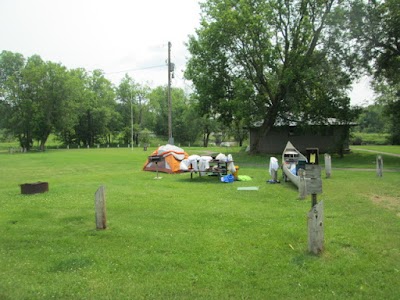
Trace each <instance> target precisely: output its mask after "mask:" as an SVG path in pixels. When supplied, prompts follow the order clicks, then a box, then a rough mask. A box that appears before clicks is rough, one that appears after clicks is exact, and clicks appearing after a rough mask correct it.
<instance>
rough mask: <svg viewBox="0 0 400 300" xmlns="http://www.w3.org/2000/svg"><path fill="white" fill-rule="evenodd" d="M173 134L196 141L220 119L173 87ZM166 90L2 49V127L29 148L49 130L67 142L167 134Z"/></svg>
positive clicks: (109, 141)
mask: <svg viewBox="0 0 400 300" xmlns="http://www.w3.org/2000/svg"><path fill="white" fill-rule="evenodd" d="M172 99H173V106H172V108H173V110H172V115H173V129H174V132H173V135H174V139H175V141H176V142H177V143H185V144H190V143H191V144H193V143H195V142H196V141H197V140H198V139H199V138H200V135H201V134H204V138H203V141H204V143H205V145H207V143H208V139H209V133H210V132H215V131H219V130H221V126H220V125H219V124H218V122H217V121H216V120H213V119H208V118H202V116H200V115H199V112H198V109H197V107H198V105H197V102H196V101H195V100H194V99H192V98H190V95H187V94H185V92H184V91H183V90H182V89H180V88H172ZM167 114H168V107H167V90H166V87H163V86H159V87H156V88H154V89H151V88H150V87H148V86H146V85H142V84H138V83H136V82H135V81H134V79H133V78H131V77H130V76H128V75H127V74H126V75H125V77H124V78H123V79H122V80H121V81H120V83H119V84H118V85H117V86H114V85H113V84H112V83H111V82H110V81H109V80H108V79H107V78H106V77H105V75H104V73H103V72H102V71H101V70H94V71H93V72H88V71H86V70H85V69H83V68H78V69H71V70H69V69H67V68H66V67H65V66H63V65H62V64H60V63H54V62H51V61H44V60H43V59H42V58H41V57H40V56H39V55H33V56H31V57H28V58H25V57H23V55H21V54H19V53H13V52H10V51H2V52H1V54H0V115H1V118H0V128H3V129H5V130H7V132H8V133H9V134H11V135H12V136H15V137H16V138H17V139H18V141H19V143H20V145H21V147H23V148H25V149H27V150H29V149H31V148H32V146H33V144H34V142H35V141H37V142H38V143H39V147H40V149H42V150H44V149H45V144H46V141H47V139H48V137H49V136H50V134H55V135H56V136H57V138H58V139H59V140H60V141H61V142H62V143H63V144H64V145H80V146H90V147H91V146H94V145H95V144H112V143H123V144H130V143H131V142H132V141H133V144H136V145H138V144H139V143H140V142H142V143H146V142H148V139H149V135H150V134H155V135H157V136H164V137H166V136H168V132H167V131H168V126H167V119H168V118H167Z"/></svg>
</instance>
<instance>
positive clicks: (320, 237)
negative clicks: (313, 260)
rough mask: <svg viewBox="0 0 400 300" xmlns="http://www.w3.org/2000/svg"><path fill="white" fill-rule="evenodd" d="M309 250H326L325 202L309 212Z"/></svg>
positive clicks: (313, 251) (316, 251)
mask: <svg viewBox="0 0 400 300" xmlns="http://www.w3.org/2000/svg"><path fill="white" fill-rule="evenodd" d="M307 219H308V251H309V252H311V253H314V254H319V253H321V252H322V251H323V250H324V202H323V201H320V202H319V203H318V204H316V205H315V206H314V207H313V208H312V209H311V210H310V211H309V212H308V218H307Z"/></svg>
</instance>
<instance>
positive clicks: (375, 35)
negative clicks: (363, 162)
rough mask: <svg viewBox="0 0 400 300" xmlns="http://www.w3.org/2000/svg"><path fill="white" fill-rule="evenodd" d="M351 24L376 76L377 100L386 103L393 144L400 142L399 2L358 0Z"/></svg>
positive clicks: (365, 61)
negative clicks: (399, 124)
mask: <svg viewBox="0 0 400 300" xmlns="http://www.w3.org/2000/svg"><path fill="white" fill-rule="evenodd" d="M351 16H352V17H351V18H350V19H349V24H348V26H349V27H351V28H352V29H353V30H352V34H353V38H354V41H355V43H354V46H355V47H356V50H358V51H359V52H361V53H362V57H363V62H364V67H365V68H366V70H367V71H368V72H369V74H370V75H372V77H373V88H374V90H375V92H376V93H377V94H378V97H377V102H378V103H379V104H383V105H384V106H385V110H386V115H387V117H388V119H389V121H390V127H391V128H390V132H391V139H392V143H393V144H400V129H399V126H398V121H399V119H400V113H399V112H400V2H399V1H398V0H386V1H379V0H375V1H366V0H358V1H355V4H354V5H353V10H352V15H351Z"/></svg>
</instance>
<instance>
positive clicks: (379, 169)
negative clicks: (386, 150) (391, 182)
mask: <svg viewBox="0 0 400 300" xmlns="http://www.w3.org/2000/svg"><path fill="white" fill-rule="evenodd" d="M376 175H377V176H378V177H382V176H383V158H382V156H381V155H378V156H377V157H376Z"/></svg>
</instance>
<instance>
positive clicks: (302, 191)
mask: <svg viewBox="0 0 400 300" xmlns="http://www.w3.org/2000/svg"><path fill="white" fill-rule="evenodd" d="M305 173H306V171H305V170H304V169H299V171H298V174H299V199H300V200H304V199H305V198H306V196H307V186H306V177H305Z"/></svg>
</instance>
